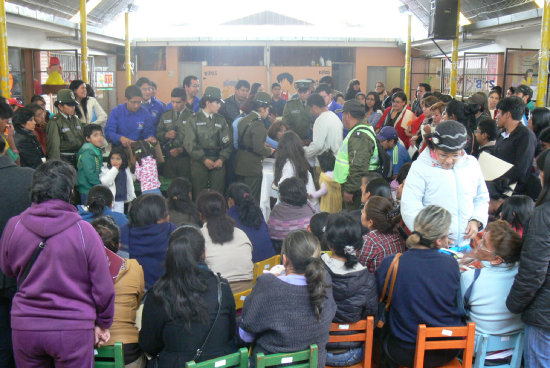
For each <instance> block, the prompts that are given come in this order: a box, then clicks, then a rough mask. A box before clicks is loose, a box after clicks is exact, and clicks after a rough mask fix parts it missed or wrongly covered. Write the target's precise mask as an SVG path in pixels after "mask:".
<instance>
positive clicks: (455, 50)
mask: <svg viewBox="0 0 550 368" xmlns="http://www.w3.org/2000/svg"><path fill="white" fill-rule="evenodd" d="M457 6H458V9H457V11H456V34H455V39H454V40H453V55H452V57H451V62H452V64H451V80H450V81H449V82H451V96H452V97H453V98H455V97H456V86H457V84H458V33H459V32H458V31H459V29H460V0H458V4H457Z"/></svg>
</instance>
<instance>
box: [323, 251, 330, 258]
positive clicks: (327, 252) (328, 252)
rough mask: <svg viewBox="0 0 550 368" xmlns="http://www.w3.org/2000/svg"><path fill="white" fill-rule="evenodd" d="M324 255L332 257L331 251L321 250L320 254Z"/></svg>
mask: <svg viewBox="0 0 550 368" xmlns="http://www.w3.org/2000/svg"><path fill="white" fill-rule="evenodd" d="M324 253H326V254H328V255H329V256H331V257H332V251H330V250H323V251H321V254H324Z"/></svg>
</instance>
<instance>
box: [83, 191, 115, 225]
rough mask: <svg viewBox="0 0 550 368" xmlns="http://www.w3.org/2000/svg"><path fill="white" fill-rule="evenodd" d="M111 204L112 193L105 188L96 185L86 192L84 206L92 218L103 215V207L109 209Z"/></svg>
mask: <svg viewBox="0 0 550 368" xmlns="http://www.w3.org/2000/svg"><path fill="white" fill-rule="evenodd" d="M111 204H113V193H112V192H111V190H110V189H109V188H107V187H106V186H104V185H96V186H94V187H92V189H90V191H89V192H88V198H87V200H86V205H87V206H88V211H89V212H91V213H92V215H93V217H94V218H96V217H99V216H101V215H103V211H104V210H105V207H111Z"/></svg>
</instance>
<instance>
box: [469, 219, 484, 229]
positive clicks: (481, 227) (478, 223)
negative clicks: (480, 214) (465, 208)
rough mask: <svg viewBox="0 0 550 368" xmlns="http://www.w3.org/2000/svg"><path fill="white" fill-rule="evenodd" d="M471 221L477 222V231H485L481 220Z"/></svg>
mask: <svg viewBox="0 0 550 368" xmlns="http://www.w3.org/2000/svg"><path fill="white" fill-rule="evenodd" d="M470 221H475V222H477V231H481V230H483V228H484V226H483V223H482V222H481V221H479V220H476V219H471V220H470Z"/></svg>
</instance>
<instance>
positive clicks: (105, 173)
mask: <svg viewBox="0 0 550 368" xmlns="http://www.w3.org/2000/svg"><path fill="white" fill-rule="evenodd" d="M117 175H118V169H117V168H116V167H112V168H110V169H109V167H108V166H107V164H106V163H104V164H103V167H102V168H101V173H100V174H99V180H100V181H101V184H103V185H105V186H106V187H108V188H109V189H110V190H111V192H112V193H113V199H114V198H116V185H115V179H116V176H117ZM126 193H127V196H126V200H125V201H124V202H131V201H133V200H134V198H136V191H135V189H134V175H133V174H132V173H131V172H130V168H128V167H127V168H126Z"/></svg>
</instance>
